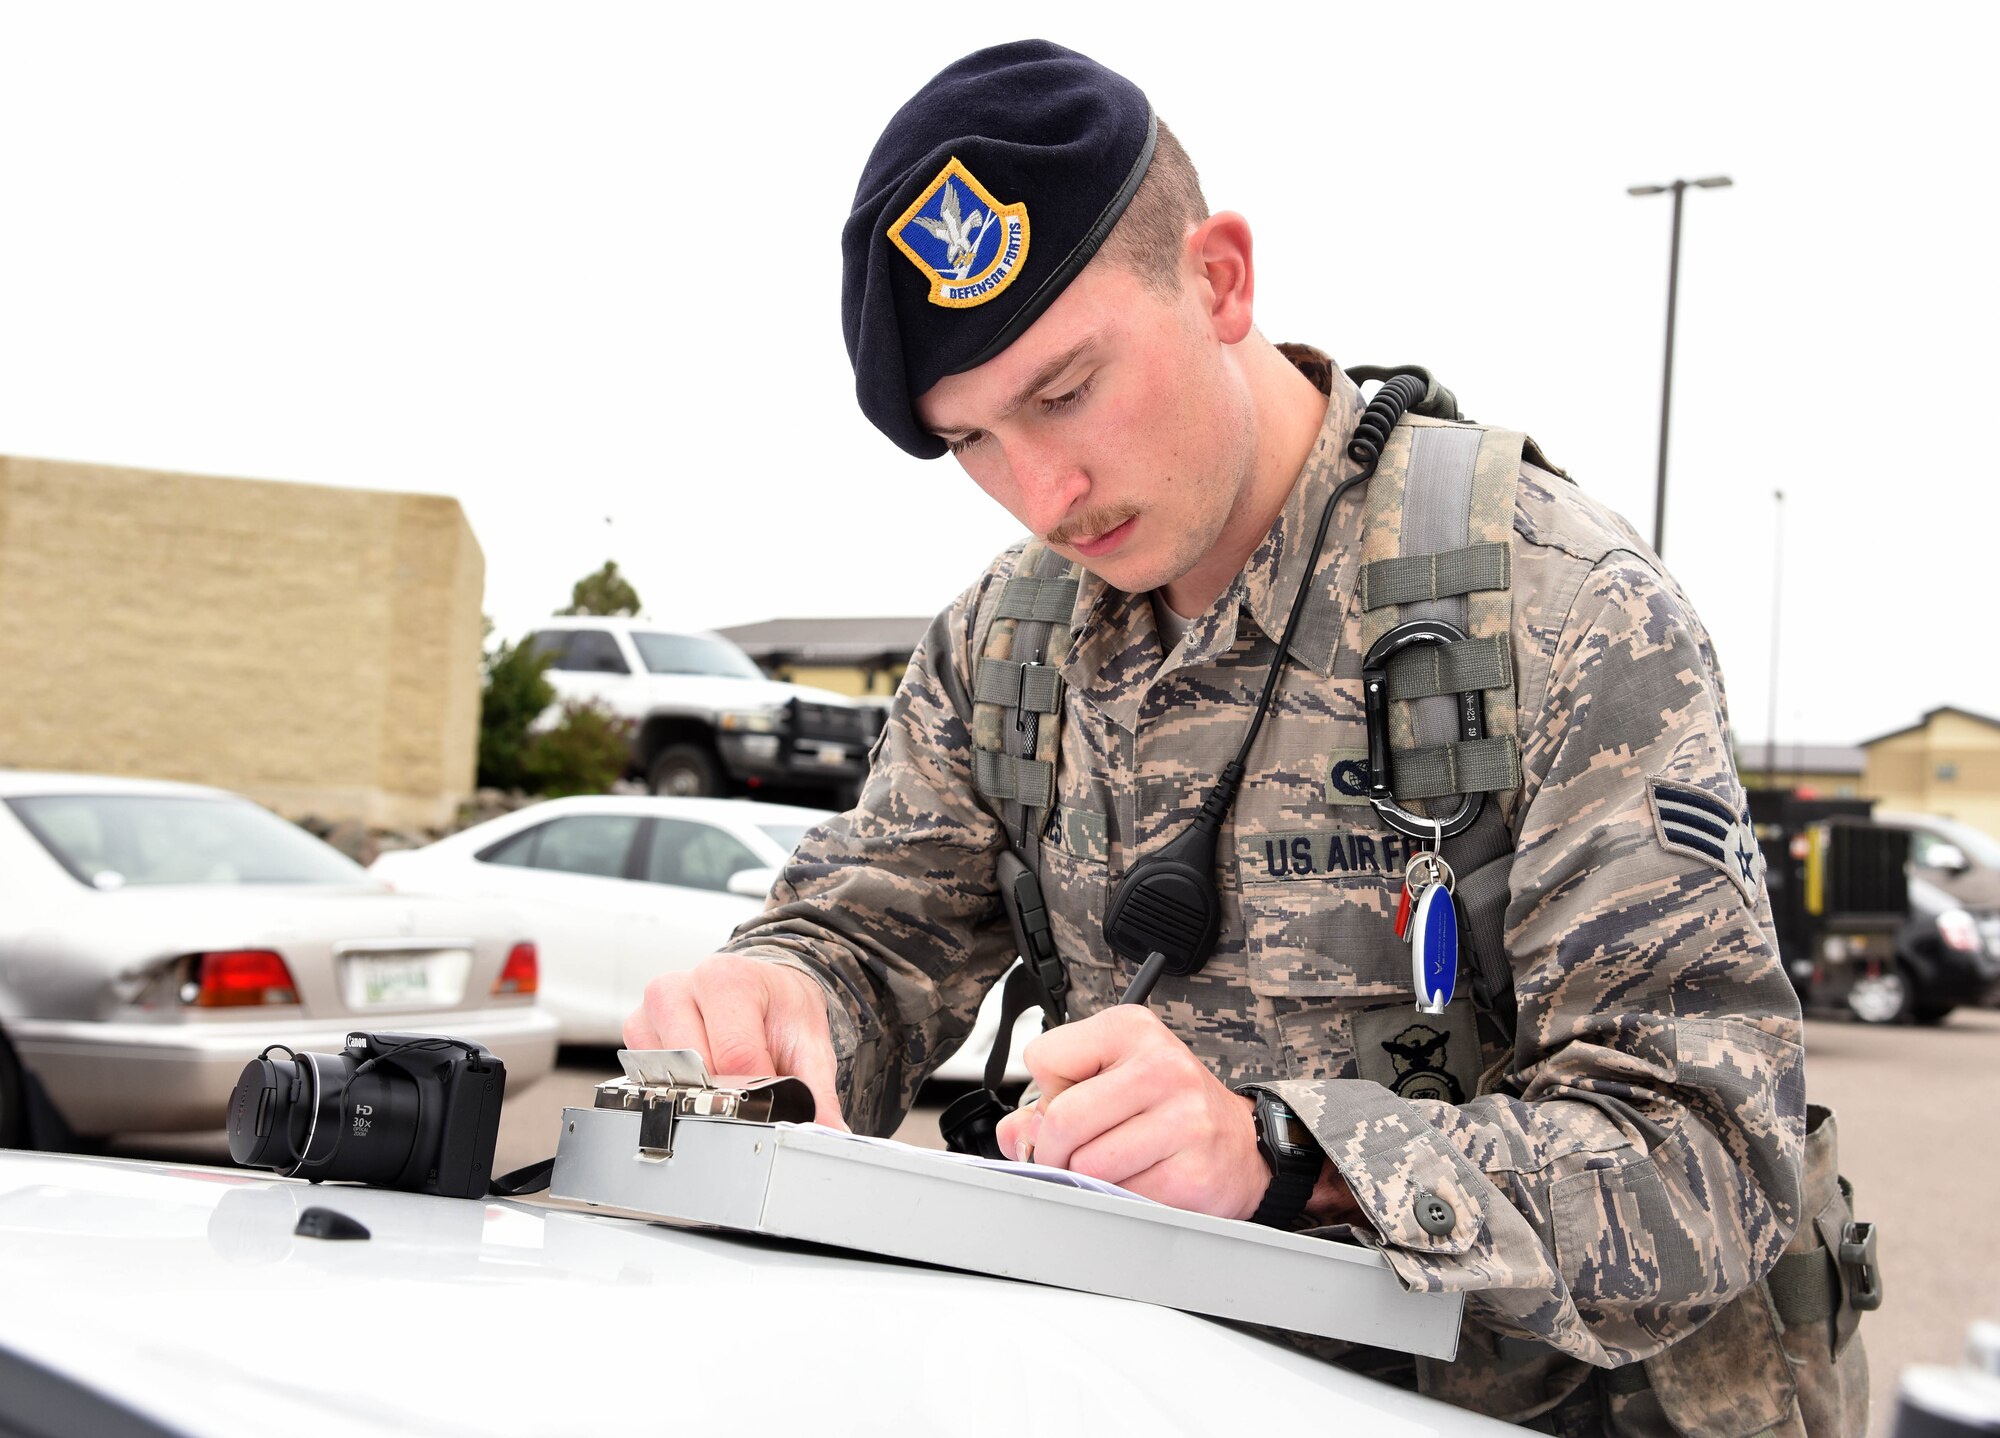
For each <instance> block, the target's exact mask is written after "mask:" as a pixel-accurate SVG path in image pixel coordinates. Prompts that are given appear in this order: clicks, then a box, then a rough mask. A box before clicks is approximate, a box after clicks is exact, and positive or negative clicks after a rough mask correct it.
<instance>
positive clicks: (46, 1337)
mask: <svg viewBox="0 0 2000 1438" xmlns="http://www.w3.org/2000/svg"><path fill="white" fill-rule="evenodd" d="M308 1208H318V1209H321V1210H330V1211H332V1212H334V1213H338V1214H340V1215H342V1216H343V1217H344V1218H347V1219H350V1220H352V1221H353V1222H354V1223H357V1224H359V1225H360V1226H361V1228H362V1229H364V1230H365V1232H366V1236H365V1237H360V1236H356V1237H355V1238H352V1239H350V1240H349V1241H344V1242H330V1241H328V1240H327V1239H324V1238H316V1237H311V1236H307V1235H309V1234H310V1233H312V1232H315V1231H318V1232H325V1231H326V1230H325V1228H324V1227H320V1228H317V1229H315V1228H314V1226H313V1225H312V1224H310V1223H302V1220H303V1219H304V1215H305V1212H306V1210H307V1209H308ZM1022 1241H1023V1242H1032V1241H1033V1238H1032V1235H1023V1238H1022ZM0 1279H4V1282H5V1285H6V1292H7V1294H8V1295H9V1301H7V1302H4V1303H0V1432H5V1433H10V1434H11V1433H21V1434H53V1433H63V1434H92V1435H96V1434H121V1435H132V1438H263V1435H266V1434H293V1433H296V1434H308V1433H310V1434H324V1433H338V1434H341V1435H344V1438H375V1435H383V1438H387V1435H391V1434H395V1435H402V1434H410V1433H427V1434H480V1435H485V1438H549V1435H562V1434H614V1433H635V1434H636V1433H651V1432H662V1431H678V1432H689V1433H711V1432H713V1433H722V1432H730V1433H739V1432H749V1433H774V1434H807V1433H811V1434H823V1433H824V1434H859V1433H878V1432H890V1433H921V1434H934V1433H949V1434H1013V1433H1023V1432H1028V1433H1037V1434H1078V1435H1099V1434H1109V1433H1141V1432H1143V1433H1146V1434H1149V1435H1159V1438H1172V1435H1181V1434H1186V1435H1208V1434H1214V1433H1227V1432H1233V1431H1236V1430H1238V1429H1240V1428H1242V1427H1243V1426H1244V1419H1245V1414H1246V1413H1251V1414H1254V1415H1255V1419H1256V1422H1257V1423H1258V1424H1259V1425H1260V1426H1268V1427H1271V1428H1273V1429H1274V1431H1283V1432H1289V1431H1291V1430H1293V1429H1296V1430H1298V1431H1300V1432H1321V1431H1326V1432H1334V1433H1349V1434H1365V1435H1373V1434H1427V1435H1434V1438H1484V1435H1492V1438H1502V1435H1506V1434H1518V1433H1519V1432H1520V1431H1521V1430H1520V1429H1518V1428H1514V1427H1511V1426H1509V1425H1507V1424H1503V1423H1498V1422H1495V1421H1494V1420H1492V1419H1490V1418H1482V1417H1479V1416H1477V1415H1475V1414H1471V1413H1467V1412H1465V1411H1463V1410H1461V1409H1456V1408H1449V1407H1446V1406H1445V1405H1444V1404H1442V1403H1438V1402H1436V1401H1434V1400H1432V1399H1428V1398H1421V1397H1418V1396H1417V1395H1415V1394H1413V1393H1405V1392H1401V1391H1399V1390H1396V1389H1393V1388H1390V1387H1388V1386H1387V1385H1385V1384H1382V1383H1378V1382H1376V1381H1375V1380H1373V1379H1370V1378H1364V1377H1362V1376H1361V1375H1359V1374H1356V1373H1352V1372H1349V1371H1347V1370H1345V1369H1342V1368H1337V1367H1335V1366H1333V1365H1332V1364H1330V1363H1324V1362H1321V1361H1319V1360H1318V1359H1315V1358H1311V1357H1308V1356H1307V1355H1306V1354H1304V1353H1301V1352H1298V1351H1297V1350H1295V1349H1294V1348H1292V1347H1291V1346H1290V1345H1288V1344H1286V1343H1283V1342H1281V1341H1279V1340H1277V1339H1275V1338H1271V1337H1267V1336H1264V1335H1262V1334H1259V1333H1256V1332H1252V1331H1249V1330H1246V1329H1242V1328H1237V1327H1233V1326H1230V1325H1227V1324H1223V1323H1217V1322H1212V1321H1210V1320H1208V1319H1204V1318H1197V1317H1193V1316H1191V1315H1189V1314H1186V1313H1181V1312H1177V1311H1175V1310H1173V1309H1169V1308H1160V1307H1155V1306H1153V1305H1150V1304H1145V1303H1137V1302H1132V1301H1128V1300H1125V1299H1118V1298H1107V1297H1103V1296H1101V1295H1098V1294H1092V1293H1076V1292H1066V1291H1062V1290H1057V1289H1052V1288H1048V1287H1045V1286H1043V1285H1039V1284H1034V1283H1023V1282H1015V1281H1012V1280H1008V1279H1000V1278H989V1277H984V1276H981V1275H977V1274H970V1273H960V1272H954V1271H952V1270H950V1269H945V1268H934V1267H929V1266H925V1265H920V1264H906V1263H897V1262H887V1261H881V1260H876V1259H871V1258H868V1257H866V1256H863V1255H860V1254H856V1253H852V1252H845V1251H837V1250H832V1249H824V1248H818V1247H814V1246H810V1245H802V1244H791V1243H786V1242H782V1241H774V1240H760V1241H757V1242H743V1241H740V1240H737V1239H734V1238H731V1237H729V1236H725V1235H720V1234H717V1233H714V1232H710V1231H707V1230H703V1229H698V1228H680V1227H670V1226H666V1225H663V1224H658V1223H646V1222H641V1221H639V1220H636V1219H628V1218H619V1217H613V1216H611V1215H609V1214H605V1213H598V1212H571V1211H566V1210H563V1209H554V1208H544V1207H539V1206H535V1205H531V1204H527V1203H523V1202H519V1201H515V1200H506V1201H493V1200H489V1201H486V1202H480V1201H478V1200H473V1199H454V1198H435V1197H429V1196H426V1195H422V1194H413V1193H398V1192H391V1191H387V1190H383V1189H370V1188H359V1187H352V1186H348V1185H339V1184H325V1185H319V1186H311V1185H308V1184H306V1183H303V1182H301V1181H298V1180H295V1179H284V1178H276V1177H272V1176H268V1175H262V1174H253V1173H246V1172H243V1171H241V1170H235V1171H230V1170H223V1169H203V1168H194V1167H187V1166H171V1165H166V1164H160V1163H151V1162H134V1161H121V1160H110V1159H79V1158H74V1157H70V1156H67V1155H57V1154H17V1153H0ZM418 1318H422V1319H423V1320H424V1322H423V1323H421V1324H419V1323H417V1322H416V1320H417V1319H418ZM447 1319H449V1320H450V1321H446V1320H447ZM1023 1343H1029V1344H1031V1345H1032V1355H1031V1358H1030V1360H1029V1368H1028V1375H1027V1377H1026V1379H1024V1380H1010V1377H1009V1375H1010V1374H1011V1373H1012V1361H1011V1360H1010V1357H1009V1355H1013V1354H1016V1353H1018V1352H1019V1351H1020V1349H1021V1345H1022V1344H1023ZM620 1359H625V1360H629V1361H624V1362H621V1361H619V1360H620ZM864 1370H865V1373H866V1377H865V1380H864V1379H862V1378H860V1377H859V1376H857V1375H859V1374H860V1373H862V1372H863V1371H864Z"/></svg>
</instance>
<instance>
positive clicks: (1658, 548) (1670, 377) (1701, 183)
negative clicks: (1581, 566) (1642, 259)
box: [1625, 175, 1735, 554]
mask: <svg viewBox="0 0 2000 1438" xmlns="http://www.w3.org/2000/svg"><path fill="white" fill-rule="evenodd" d="M1734 183H1735V182H1734V181H1733V180H1731V179H1730V178H1729V176H1727V175H1710V176H1708V178H1706V179H1702V180H1675V181H1674V182H1673V183H1672V184H1667V185H1632V186H1629V187H1628V188H1627V189H1626V191H1625V193H1626V194H1628V195H1664V194H1667V193H1668V192H1669V191H1671V192H1672V194H1673V197H1674V243H1673V249H1672V251H1671V252H1670V253H1669V256H1668V259H1667V364H1666V370H1665V372H1664V373H1663V374H1662V376H1661V378H1660V476H1659V479H1658V481H1657V482H1656V483H1655V485H1654V488H1653V553H1655V554H1659V553H1661V552H1662V551H1663V549H1664V547H1665V541H1666V537H1667V412H1668V411H1669V410H1670V409H1671V408H1672V407H1673V400H1674V306H1675V301H1676V299H1677V298H1678V297H1679V294H1680V286H1681V197H1682V196H1683V195H1685V194H1686V193H1687V191H1688V187H1689V186H1690V185H1692V186H1693V187H1694V188H1696V189H1698V190H1719V189H1722V188H1723V187H1724V186H1727V185H1731V184H1734Z"/></svg>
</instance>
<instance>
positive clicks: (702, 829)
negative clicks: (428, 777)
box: [371, 794, 1039, 1082]
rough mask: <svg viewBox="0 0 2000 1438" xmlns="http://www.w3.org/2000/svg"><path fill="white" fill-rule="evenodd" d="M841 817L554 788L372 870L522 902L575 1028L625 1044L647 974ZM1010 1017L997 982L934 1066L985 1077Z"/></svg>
mask: <svg viewBox="0 0 2000 1438" xmlns="http://www.w3.org/2000/svg"><path fill="white" fill-rule="evenodd" d="M830 817H832V815H831V813H830V812H829V811H828V810H825V809H806V808H795V807H793V806H790V805H783V804H759V803H755V802H752V801H750V800H745V799H675V798H666V797H657V798H642V797H639V796H637V795H630V796H628V795H615V794H613V795H604V796H601V797H594V798H579V799H552V800H550V801H548V802H547V803H544V804H536V805H534V806H532V807H530V808H527V809H522V810H519V811H517V812H515V813H513V814H508V815H504V816H502V817H501V818H498V819H492V820H489V821H488V822H486V823H484V824H478V825H475V826H474V827H472V828H470V829H466V830H464V831H462V832H460V833H457V834H453V835H452V836H451V837H449V838H446V839H440V840H439V841H438V842H437V843H435V844H430V845H426V846H425V847H424V848H421V849H406V850H402V851H399V852H395V853H389V854H384V855H382V856H381V857H380V858H378V859H377V860H376V861H375V863H374V865H373V867H372V870H371V872H373V873H374V874H375V875H376V876H377V877H378V878H381V879H385V880H387V881H388V882H389V883H392V884H394V885H395V886H396V888H397V889H399V890H402V891H405V892H409V893H427V894H441V895H447V896H450V897H452V898H457V899H470V900H478V901H482V902H495V903H505V904H508V905H512V906H514V907H515V908H517V909H519V910H520V911H521V912H522V913H523V914H524V915H525V916H526V917H527V918H528V919H529V921H530V923H531V925H532V928H533V930H534V933H535V936H536V942H537V944H538V946H539V949H540V952H541V959H542V1002H543V1004H544V1005H545V1006H546V1007H547V1008H548V1010H549V1011H550V1012H551V1013H553V1014H554V1015H555V1016H556V1018H557V1020H558V1021H559V1022H560V1023H561V1024H562V1036H563V1039H564V1041H565V1042H568V1043H587V1044H615V1043H618V1042H620V1041H621V1039H622V1036H623V1031H624V1026H625V1018H626V1016H627V1015H628V1014H630V1013H631V1012H632V1010H633V1009H634V1008H636V1007H637V1006H638V1003H639V1000H640V997H641V995H642V994H643V993H644V992H645V988H646V985H647V983H648V982H650V981H651V980H652V978H653V977H654V976H655V975H657V974H661V973H665V972H666V971H668V970H669V969H673V968H692V967H694V966H695V965H696V964H698V963H700V962H701V960H702V959H704V958H706V957H707V956H708V955H710V954H712V953H714V952H715V950H716V949H717V948H718V947H719V946H720V945H721V943H722V942H723V940H725V939H727V938H728V937H729V935H730V932H731V931H732V930H734V929H735V928H736V926H737V925H738V924H740V923H742V922H743V921H744V920H745V919H748V918H750V917H752V916H753V915H755V914H756V913H757V912H758V910H759V909H761V908H762V907H763V903H764V897H765V895H767V894H768V893H770V891H771V884H772V881H773V880H774V879H776V878H777V874H778V870H779V869H780V868H781V867H782V866H783V865H784V863H785V861H786V860H787V859H789V858H790V857H791V853H792V850H793V849H794V848H796V847H797V845H798V842H799V839H800V838H801V837H803V835H804V834H805V832H806V830H807V829H809V828H810V827H812V826H813V825H814V824H817V823H819V822H820V821H821V820H822V819H827V818H830ZM999 1023H1000V1013H999V990H998V988H997V987H996V988H995V990H994V991H993V993H992V994H990V995H988V997H987V1001H986V1005H985V1007H984V1008H983V1009H981V1011H980V1015H979V1021H978V1024H977V1025H976V1026H975V1028H974V1029H973V1032H972V1036H971V1037H970V1038H969V1039H967V1040H966V1042H965V1044H964V1045H963V1046H962V1047H961V1048H960V1049H959V1051H958V1052H957V1053H956V1054H954V1055H953V1056H952V1057H951V1058H950V1059H948V1060H946V1062H945V1065H944V1067H943V1068H941V1069H940V1070H939V1071H938V1073H937V1074H936V1075H935V1077H937V1078H939V1079H941V1080H944V1081H946V1082H959V1081H963V1082H976V1081H977V1080H978V1078H979V1076H980V1071H981V1069H982V1068H983V1066H984V1064H985V1062H986V1054H987V1051H988V1050H989V1049H990V1048H991V1047H992V1043H993V1035H994V1034H995V1033H996V1032H997V1031H998V1028H999ZM1038 1031H1039V1019H1038V1018H1037V1019H1036V1020H1032V1021H1030V1022H1028V1023H1023V1024H1021V1025H1020V1026H1019V1027H1017V1029H1016V1030H1015V1033H1016V1044H1015V1053H1014V1055H1013V1061H1012V1065H1011V1070H1010V1078H1011V1079H1012V1080H1013V1081H1015V1082H1025V1081H1026V1079H1027V1077H1028V1074H1027V1070H1026V1068H1025V1067H1023V1066H1022V1065H1021V1063H1020V1056H1019V1048H1020V1045H1021V1044H1024V1043H1026V1042H1027V1040H1028V1039H1030V1038H1032V1037H1033V1036H1034V1035H1035V1033H1036V1032H1038Z"/></svg>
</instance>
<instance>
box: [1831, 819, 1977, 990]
mask: <svg viewBox="0 0 2000 1438" xmlns="http://www.w3.org/2000/svg"><path fill="white" fill-rule="evenodd" d="M1912 862H1913V863H1914V862H1915V860H1914V859H1913V860H1912ZM1909 883H1910V915H1909V918H1908V919H1907V920H1905V921H1904V924H1903V926H1902V928H1901V929H1899V930H1897V933H1896V956H1895V958H1894V960H1893V961H1889V962H1867V963H1860V964H1854V963H1849V964H1846V965H1841V966H1837V967H1831V968H1830V969H1829V971H1828V972H1829V974H1830V975H1832V976H1831V977H1827V978H1823V979H1822V980H1821V981H1820V982H1818V983H1816V984H1815V991H1816V993H1819V994H1820V996H1821V997H1822V998H1823V999H1824V1000H1827V1001H1832V1002H1843V1003H1845V1005H1846V1006H1847V1008H1848V1010H1849V1011H1850V1012H1852V1013H1853V1015H1854V1016H1855V1017H1856V1018H1858V1019H1860V1020H1861V1021H1862V1022H1863V1023H1870V1024H1898V1023H1919V1024H1941V1023H1943V1022H1944V1021H1945V1019H1946V1018H1947V1017H1948V1016H1949V1015H1950V1014H1951V1012H1952V1010H1954V1009H1956V1008H1958V1007H1959V1006H1960V1005H1961V1004H1977V1003H1982V1002H1991V1001H1993V1000H1994V999H1995V998H2000V910H1996V909H1991V908H1988V909H1971V908H1967V907H1966V906H1964V905H1963V904H1961V903H1959V902H1958V901H1957V900H1956V899H1955V898H1954V897H1953V896H1952V895H1951V894H1949V893H1947V892H1946V891H1945V890H1944V889H1942V888H1940V887H1939V886H1938V885H1936V884H1933V883H1931V882H1929V881H1928V880H1925V879H1921V878H1918V877H1916V876H1915V875H1912V876H1911V878H1910V881H1909Z"/></svg>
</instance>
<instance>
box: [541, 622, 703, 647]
mask: <svg viewBox="0 0 2000 1438" xmlns="http://www.w3.org/2000/svg"><path fill="white" fill-rule="evenodd" d="M544 629H613V630H618V631H619V632H621V633H629V632H630V631H632V630H634V629H643V630H645V631H646V632H647V633H648V634H685V635H690V636H692V637H694V638H698V639H715V640H720V641H721V642H722V643H724V644H728V645H729V647H730V648H732V649H734V648H736V647H737V646H736V645H734V644H731V643H730V641H729V640H727V639H723V637H722V636H721V635H720V634H717V633H716V632H715V631H714V630H713V629H682V628H681V627H680V626H679V625H676V624H660V623H657V622H655V621H654V620H651V619H647V618H645V617H644V616H643V615H642V616H640V617H639V618H637V619H628V618H626V617H624V616H623V615H618V616H613V615H608V614H605V615H599V614H555V615H551V616H550V617H549V618H547V619H541V620H537V621H536V622H535V625H534V627H533V628H532V629H530V630H529V631H528V632H529V633H530V634H539V633H540V632H541V631H542V630H544Z"/></svg>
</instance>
